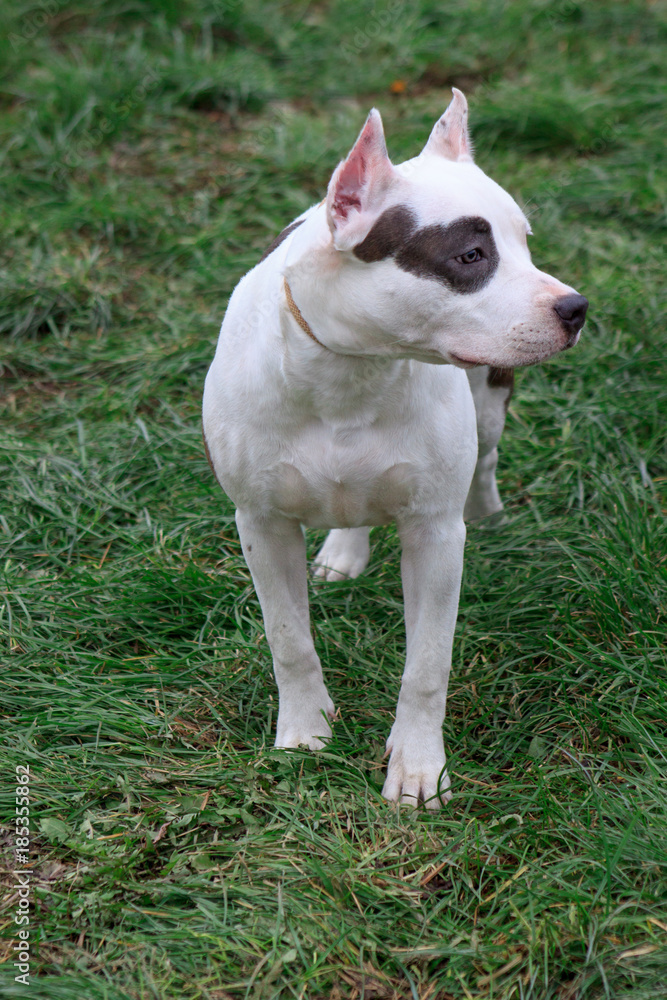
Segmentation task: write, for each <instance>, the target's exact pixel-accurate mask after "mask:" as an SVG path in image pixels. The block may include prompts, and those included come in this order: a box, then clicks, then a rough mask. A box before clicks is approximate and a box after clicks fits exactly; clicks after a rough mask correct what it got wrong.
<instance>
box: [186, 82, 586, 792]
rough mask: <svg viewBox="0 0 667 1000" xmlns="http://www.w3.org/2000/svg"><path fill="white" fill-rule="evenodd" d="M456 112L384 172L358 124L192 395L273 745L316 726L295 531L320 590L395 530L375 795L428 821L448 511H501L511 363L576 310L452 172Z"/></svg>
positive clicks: (563, 326)
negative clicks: (226, 501)
mask: <svg viewBox="0 0 667 1000" xmlns="http://www.w3.org/2000/svg"><path fill="white" fill-rule="evenodd" d="M467 113H468V109H467V104H466V100H465V97H464V96H463V94H462V93H461V92H460V91H458V90H454V98H453V100H452V102H451V104H450V106H449V107H448V109H447V111H446V112H445V114H444V115H443V116H442V118H441V119H440V120H439V121H438V122H437V123H436V125H435V127H434V129H433V132H432V133H431V136H430V138H429V140H428V142H427V144H426V146H425V148H424V149H423V151H422V152H421V153H420V155H419V156H417V157H416V158H415V159H412V160H409V161H408V162H406V163H403V164H401V165H399V166H394V165H392V163H391V162H390V160H389V158H388V156H387V150H386V146H385V141H384V135H383V131H382V122H381V119H380V115H379V113H378V112H377V111H375V110H373V111H371V113H370V115H369V116H368V120H367V122H366V124H365V126H364V128H363V130H362V132H361V134H360V136H359V138H358V139H357V142H356V143H355V145H354V147H353V149H352V150H351V152H350V154H349V156H348V157H347V159H346V160H344V161H343V162H342V163H340V164H339V166H338V167H337V169H336V170H335V171H334V174H333V176H332V178H331V182H330V184H329V188H328V193H327V197H326V199H325V200H324V201H323V202H322V203H321V204H320V205H317V206H315V207H314V208H311V209H309V210H308V211H307V212H305V213H304V214H303V215H302V216H300V217H299V218H298V219H297V220H296V221H295V222H293V223H292V224H291V225H290V226H288V227H287V229H285V230H284V232H283V233H281V234H280V236H279V237H278V239H277V240H276V241H274V244H273V245H272V246H271V247H270V248H269V249H268V251H267V252H266V253H265V255H264V257H263V258H262V261H261V262H260V263H259V264H258V265H257V267H255V268H254V269H253V270H252V271H250V273H249V274H247V275H246V276H245V277H244V278H243V280H242V281H241V282H240V283H239V285H238V286H237V288H236V289H235V291H234V294H233V295H232V297H231V300H230V303H229V307H228V309H227V314H226V316H225V319H224V322H223V324H222V330H221V332H220V339H219V341H218V347H217V351H216V355H215V358H214V361H213V364H212V365H211V368H210V370H209V373H208V377H207V379H206V388H205V393H204V413H203V416H204V435H205V441H206V443H207V451H208V454H209V458H210V462H211V465H212V467H213V470H214V472H215V475H216V476H217V479H218V481H219V483H220V485H221V486H222V488H223V489H224V490H225V492H226V493H227V494H228V495H229V496H230V497H231V499H232V500H233V501H234V503H235V504H236V506H237V514H236V521H237V525H238V530H239V534H240V537H241V544H242V546H243V553H244V555H245V558H246V560H247V563H248V566H249V567H250V571H251V573H252V577H253V580H254V583H255V587H256V590H257V594H258V597H259V600H260V603H261V606H262V611H263V614H264V623H265V626H266V636H267V639H268V642H269V645H270V647H271V652H272V654H273V663H274V669H275V676H276V681H277V684H278V690H279V696H280V707H279V713H278V725H277V734H276V746H278V747H297V746H299V745H300V744H306V745H307V746H308V747H311V748H313V749H316V748H318V747H321V746H322V745H323V742H324V741H325V740H326V739H327V737H328V736H330V734H331V729H330V725H329V720H330V719H332V718H333V716H334V705H333V702H332V700H331V698H330V697H329V693H328V691H327V689H326V687H325V684H324V679H323V676H322V668H321V665H320V661H319V658H318V656H317V653H316V652H315V646H314V644H313V639H312V637H311V633H310V620H309V611H308V581H307V567H306V545H305V540H304V532H303V527H302V526H305V527H317V528H322V527H326V528H333V529H334V530H333V531H331V533H330V534H329V536H328V538H327V540H326V542H325V544H324V546H323V548H322V550H321V551H320V553H319V555H318V557H317V559H316V575H317V576H319V577H321V578H323V579H326V580H339V579H342V578H345V577H355V576H357V574H359V573H361V572H362V570H363V569H364V567H365V566H366V563H367V561H368V554H369V546H368V533H369V527H370V526H372V525H379V524H387V523H388V522H390V521H395V522H396V524H397V528H398V533H399V536H400V540H401V546H402V560H401V573H402V579H403V589H404V598H405V625H406V632H407V656H406V663H405V671H404V674H403V680H402V684H401V691H400V697H399V699H398V706H397V709H396V719H395V722H394V724H393V727H392V729H391V733H390V734H389V738H388V740H387V751H388V752H391V757H390V760H389V766H388V773H387V778H386V782H385V785H384V790H383V795H384V796H385V797H386V798H387V799H390V800H392V801H400V802H409V803H412V804H417V803H418V802H419V801H423V802H424V803H425V804H426V805H427V807H429V808H437V807H438V805H439V804H440V801H441V800H445V799H447V798H448V797H449V795H448V792H447V789H448V788H449V778H448V777H447V773H446V770H445V752H444V746H443V739H442V723H443V719H444V715H445V700H446V697H447V682H448V678H449V670H450V663H451V653H452V639H453V635H454V625H455V621H456V614H457V608H458V599H459V588H460V583H461V570H462V564H463V547H464V542H465V534H466V532H465V527H464V513H465V516H466V517H468V518H473V517H480V516H483V515H485V514H489V513H492V512H494V511H497V510H499V509H500V508H501V506H502V505H501V502H500V497H499V495H498V491H497V488H496V483H495V467H496V462H497V450H496V445H497V443H498V439H499V438H500V434H501V431H502V427H503V423H504V418H505V408H506V403H507V399H508V396H509V393H510V392H511V376H512V372H511V369H513V368H514V367H516V366H519V365H530V364H534V363H535V362H538V361H542V360H543V359H544V358H548V357H550V356H551V355H553V354H556V353H557V352H558V351H561V350H563V349H564V348H567V347H571V346H572V345H573V344H575V343H576V341H577V339H578V337H579V332H580V330H581V328H582V326H583V323H584V318H585V314H586V308H587V305H588V303H587V301H586V299H585V298H584V297H583V296H581V295H579V294H577V293H576V292H575V291H574V289H572V288H570V287H569V286H568V285H564V284H562V283H561V282H560V281H558V280H557V279H556V278H552V277H551V276H550V275H548V274H545V273H543V272H542V271H538V270H537V268H536V267H534V265H533V264H532V263H531V260H530V254H529V252H528V246H527V242H526V235H527V234H528V233H529V232H530V228H529V225H528V222H527V220H526V218H525V216H524V215H523V213H522V211H521V209H520V208H519V207H518V205H517V204H516V203H515V202H514V201H513V200H512V198H511V197H510V196H509V195H508V194H507V193H506V192H505V191H504V190H503V189H502V188H501V187H499V186H498V185H497V184H496V183H494V181H492V180H490V179H489V178H488V177H487V176H486V175H485V174H484V173H483V172H482V170H480V169H479V167H477V166H475V164H474V163H473V160H472V149H471V143H470V139H469V137H468V130H467ZM463 369H468V374H467V377H466V373H465V372H464V371H463ZM471 390H472V391H471ZM478 441H479V452H478Z"/></svg>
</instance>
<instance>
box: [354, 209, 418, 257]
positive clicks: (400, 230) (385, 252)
mask: <svg viewBox="0 0 667 1000" xmlns="http://www.w3.org/2000/svg"><path fill="white" fill-rule="evenodd" d="M416 228H417V219H416V217H415V215H414V213H413V212H412V211H411V210H410V209H409V208H408V207H407V205H394V207H393V208H388V209H387V210H386V211H385V212H383V213H382V215H381V216H380V218H379V219H378V220H377V222H376V223H375V224H374V225H373V227H372V229H371V230H370V232H369V233H368V236H366V238H365V239H364V240H362V242H361V243H357V245H356V247H354V248H353V253H354V256H355V257H358V258H359V260H363V261H364V263H366V264H371V263H372V262H373V261H376V260H384V259H385V257H393V255H394V254H395V253H397V252H398V251H399V250H400V249H401V247H402V246H403V245H404V244H405V242H406V240H407V239H408V238H409V236H410V235H411V234H412V233H413V232H414V230H415V229H416Z"/></svg>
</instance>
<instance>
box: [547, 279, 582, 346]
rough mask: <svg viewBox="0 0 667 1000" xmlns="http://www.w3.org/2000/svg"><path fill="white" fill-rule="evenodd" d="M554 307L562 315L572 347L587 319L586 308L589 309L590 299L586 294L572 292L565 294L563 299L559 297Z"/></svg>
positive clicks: (562, 321)
mask: <svg viewBox="0 0 667 1000" xmlns="http://www.w3.org/2000/svg"><path fill="white" fill-rule="evenodd" d="M554 309H555V310H556V312H557V313H558V315H559V317H560V321H561V323H562V324H563V326H564V327H565V332H566V333H567V335H568V338H567V339H568V344H567V346H568V347H571V346H572V345H573V344H576V342H577V339H578V337H577V334H578V333H579V331H580V330H581V328H582V326H583V325H584V321H585V319H586V310H587V309H588V299H587V298H586V297H585V296H584V295H579V294H578V293H577V292H572V293H571V294H570V295H564V296H563V298H562V299H558V301H557V302H556V305H555V306H554Z"/></svg>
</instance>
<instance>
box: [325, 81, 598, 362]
mask: <svg viewBox="0 0 667 1000" xmlns="http://www.w3.org/2000/svg"><path fill="white" fill-rule="evenodd" d="M467 118H468V106H467V103H466V99H465V97H464V96H463V94H462V93H461V91H459V90H454V98H453V100H452V102H451V104H450V105H449V107H448V108H447V110H446V112H445V113H444V115H443V116H442V118H440V120H439V121H438V122H436V125H435V127H434V129H433V131H432V133H431V136H430V138H429V140H428V142H427V143H426V146H425V147H424V149H423V150H422V152H421V153H420V155H419V156H417V157H415V159H412V160H408V161H407V162H406V163H402V164H400V165H399V166H394V165H393V164H392V163H391V162H390V160H389V157H388V155H387V149H386V145H385V140H384V133H383V130H382V120H381V118H380V115H379V113H378V112H377V111H376V110H373V111H371V113H370V115H369V116H368V120H367V122H366V124H365V126H364V128H363V129H362V131H361V134H360V135H359V138H358V139H357V141H356V143H355V145H354V147H353V148H352V150H351V152H350V154H349V155H348V157H347V159H346V160H344V161H343V162H342V163H340V164H339V166H338V167H337V169H336V170H335V172H334V174H333V176H332V178H331V182H330V184H329V189H328V193H327V199H326V212H327V222H328V226H329V230H330V232H331V236H332V238H333V247H334V248H335V251H336V260H337V269H338V271H339V274H341V275H342V276H343V277H345V276H347V275H349V276H350V277H351V278H353V280H351V281H349V282H345V285H346V287H347V288H348V289H349V295H350V296H351V297H353V299H354V307H355V309H356V310H357V315H359V316H362V317H364V319H365V320H366V322H367V324H370V326H371V327H372V328H373V330H374V339H375V340H376V345H377V351H374V353H380V354H395V355H398V356H404V357H405V356H408V357H413V358H417V359H418V360H422V361H431V362H440V363H442V362H445V363H446V362H451V363H453V364H456V365H458V366H460V367H470V366H472V365H478V364H489V365H494V366H498V367H514V366H518V365H528V364H534V363H535V362H538V361H542V360H543V359H545V358H548V357H550V356H551V355H553V354H556V353H557V352H558V351H561V350H563V349H564V348H567V347H572V346H573V345H574V344H575V343H576V342H577V340H578V338H579V333H580V331H581V328H582V326H583V324H584V319H585V315H586V309H587V306H588V302H587V300H586V299H585V298H584V297H583V295H579V294H578V293H577V292H576V291H575V290H574V289H573V288H571V287H570V286H569V285H564V284H563V283H562V282H560V281H558V279H556V278H553V277H552V276H551V275H549V274H545V273H544V272H543V271H539V270H538V269H537V268H536V267H535V266H534V265H533V263H532V262H531V259H530V253H529V251H528V244H527V239H526V237H527V235H528V234H529V233H530V226H529V225H528V221H527V219H526V217H525V216H524V214H523V212H522V211H521V209H520V208H519V206H518V205H517V204H516V202H515V201H514V200H513V199H512V198H511V197H510V195H508V194H507V192H506V191H504V190H503V189H502V188H501V187H500V186H499V185H498V184H496V183H495V182H494V181H492V180H491V179H490V178H489V177H487V176H486V174H485V173H484V172H483V171H482V170H480V168H479V167H477V166H476V165H475V164H474V163H473V156H472V145H471V142H470V138H469V135H468V126H467Z"/></svg>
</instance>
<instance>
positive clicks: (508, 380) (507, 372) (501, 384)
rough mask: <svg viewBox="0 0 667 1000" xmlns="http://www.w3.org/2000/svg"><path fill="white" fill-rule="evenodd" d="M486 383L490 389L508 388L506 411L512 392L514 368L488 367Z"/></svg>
mask: <svg viewBox="0 0 667 1000" xmlns="http://www.w3.org/2000/svg"><path fill="white" fill-rule="evenodd" d="M486 384H487V385H488V386H489V388H491V389H509V392H508V393H507V399H506V400H505V411H507V407H508V406H509V405H510V399H511V398H512V393H513V392H514V369H513V368H493V367H489V371H488V373H487V376H486Z"/></svg>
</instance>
